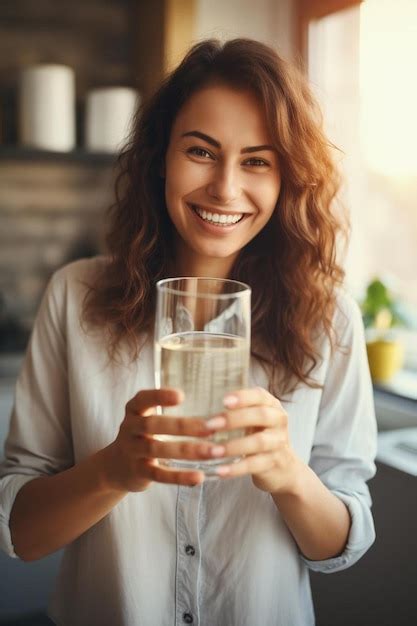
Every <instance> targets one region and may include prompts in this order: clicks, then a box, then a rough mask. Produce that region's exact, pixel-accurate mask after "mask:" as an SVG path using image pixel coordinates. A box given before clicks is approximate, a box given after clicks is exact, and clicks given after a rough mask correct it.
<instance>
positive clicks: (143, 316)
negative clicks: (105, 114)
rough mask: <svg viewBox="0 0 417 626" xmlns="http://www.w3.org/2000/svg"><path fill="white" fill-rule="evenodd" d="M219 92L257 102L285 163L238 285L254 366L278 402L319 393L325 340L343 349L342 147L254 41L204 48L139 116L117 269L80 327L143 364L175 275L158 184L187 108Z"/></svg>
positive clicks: (112, 231)
mask: <svg viewBox="0 0 417 626" xmlns="http://www.w3.org/2000/svg"><path fill="white" fill-rule="evenodd" d="M213 82H220V83H222V84H227V85H229V86H232V87H234V88H240V89H245V90H247V89H249V90H251V92H252V93H254V94H255V95H256V96H257V98H258V101H259V102H260V104H261V106H262V108H263V111H264V114H265V119H266V122H267V127H268V130H269V132H270V136H271V140H272V145H273V146H274V147H275V148H276V150H277V151H278V156H279V165H280V172H281V178H282V183H281V190H280V194H279V198H278V201H277V205H276V208H275V210H274V213H273V215H272V217H271V219H270V220H269V222H268V223H267V224H266V226H265V227H264V228H263V230H262V231H261V232H260V233H259V234H258V235H257V236H256V237H255V238H254V239H253V240H252V241H250V242H249V243H248V244H247V245H246V246H245V247H244V248H243V249H242V250H241V251H240V253H239V255H238V258H237V260H236V262H235V264H234V266H233V268H232V271H231V274H230V276H229V277H230V278H234V279H236V280H240V281H243V282H246V283H248V284H249V285H250V286H251V289H252V354H253V356H254V357H255V358H257V359H258V360H259V361H260V362H261V364H262V365H263V366H264V367H266V368H267V369H268V371H269V374H270V376H269V378H270V381H271V384H270V389H271V390H272V388H275V389H277V386H276V385H274V383H273V381H274V380H279V383H277V385H278V387H279V391H275V393H277V395H280V396H281V394H284V393H287V392H290V391H291V390H293V389H294V388H295V387H296V386H297V384H298V383H300V382H301V383H305V384H307V385H309V386H311V387H317V386H318V384H317V382H316V381H315V380H314V378H313V377H312V375H311V374H312V372H313V370H314V368H315V366H316V365H317V363H318V361H319V359H320V353H319V349H318V344H317V339H318V338H319V337H320V336H321V335H322V334H323V332H324V333H325V334H326V335H327V336H328V338H329V340H330V344H331V346H332V347H334V336H333V328H332V318H333V314H334V308H335V304H336V289H335V288H336V287H337V286H338V285H339V284H341V283H342V282H343V278H344V271H343V269H342V267H341V266H340V265H339V262H338V260H337V242H338V239H339V235H340V236H342V238H344V239H345V240H346V238H345V235H346V234H347V231H348V223H347V220H346V217H345V216H343V214H342V213H341V211H339V210H338V209H336V206H335V198H336V194H337V192H338V189H339V183H340V181H339V173H338V170H337V168H336V166H335V164H334V161H333V157H332V149H333V148H334V146H332V144H331V143H330V142H329V141H328V140H327V138H326V137H325V135H324V133H323V130H322V119H321V114H320V110H319V108H318V106H317V104H316V102H315V100H314V97H313V96H312V94H311V92H310V89H309V87H308V84H307V81H306V80H305V78H304V77H303V75H302V74H301V72H299V71H298V70H297V69H296V68H295V67H294V66H292V65H290V64H288V63H287V62H286V61H284V60H283V59H282V58H280V57H279V56H278V55H277V54H276V52H275V51H274V50H273V49H272V48H270V47H268V46H266V45H264V44H262V43H260V42H257V41H254V40H251V39H241V38H240V39H233V40H230V41H226V42H225V43H221V42H220V41H217V40H214V39H209V40H205V41H202V42H199V43H197V44H196V45H194V46H193V47H192V48H191V49H190V51H189V52H188V54H187V55H186V56H185V58H184V60H183V61H182V63H181V64H180V65H179V66H178V67H177V68H176V69H175V70H174V71H173V72H172V73H171V74H170V75H168V76H167V77H166V79H165V80H164V81H163V82H162V84H161V85H160V87H159V88H158V89H157V91H156V92H155V93H154V94H153V95H152V97H150V99H149V100H148V101H147V102H145V103H144V104H143V105H142V106H141V108H140V109H139V110H138V112H137V114H136V118H135V121H134V125H133V131H132V135H131V137H130V139H129V142H128V144H127V145H126V147H125V148H124V149H123V151H122V152H121V153H120V155H119V158H118V163H117V167H118V176H117V178H116V184H115V197H116V200H115V203H114V205H113V206H111V207H110V209H109V218H110V221H109V229H108V231H107V236H106V245H107V249H108V253H109V254H108V263H107V264H106V266H105V269H104V270H103V272H102V274H101V275H100V276H98V277H97V278H96V280H95V282H94V284H93V285H89V286H88V287H89V288H88V291H87V294H86V298H85V300H84V306H83V319H84V320H86V321H87V322H90V323H92V324H95V325H99V326H100V327H101V328H102V329H105V330H106V331H107V334H106V338H107V340H108V341H107V343H108V349H109V355H110V358H111V359H117V354H118V352H119V348H120V346H121V343H122V342H123V343H124V340H127V341H126V345H128V346H129V347H130V350H131V357H132V359H133V358H136V357H137V355H138V352H139V350H140V347H141V342H140V337H141V336H142V337H143V334H145V335H146V333H147V332H150V331H151V330H152V328H153V319H154V312H155V296H156V293H155V292H156V289H155V283H156V281H157V280H159V279H161V278H165V277H169V276H172V268H173V267H174V265H173V263H174V258H175V250H174V249H173V243H172V242H173V241H174V239H175V238H174V236H173V234H174V233H173V229H174V226H173V224H172V222H171V220H170V218H169V215H168V212H167V208H166V205H165V191H164V186H165V181H164V179H163V177H162V176H161V169H162V167H163V163H164V159H165V154H166V151H167V147H168V143H169V138H170V132H171V128H172V125H173V122H174V120H175V118H176V115H177V114H178V111H179V110H180V108H181V107H182V106H183V104H184V103H185V102H186V101H187V99H188V98H190V96H192V94H193V93H195V92H196V91H198V90H199V89H201V88H202V87H204V86H205V85H207V84H209V83H213ZM276 377H278V378H276Z"/></svg>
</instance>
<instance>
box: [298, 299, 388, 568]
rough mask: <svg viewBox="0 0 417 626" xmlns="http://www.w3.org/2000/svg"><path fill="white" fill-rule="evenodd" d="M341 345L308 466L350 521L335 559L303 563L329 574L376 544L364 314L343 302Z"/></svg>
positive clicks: (326, 383)
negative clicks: (337, 500) (343, 541)
mask: <svg viewBox="0 0 417 626" xmlns="http://www.w3.org/2000/svg"><path fill="white" fill-rule="evenodd" d="M335 317H336V319H337V322H336V329H337V328H339V332H338V337H337V344H338V345H336V346H335V349H334V351H333V353H332V355H331V356H330V358H329V362H328V367H327V372H326V377H325V381H324V387H323V391H322V398H321V403H320V410H319V416H318V422H317V427H316V432H315V437H314V442H313V449H312V454H311V459H310V466H311V468H312V469H313V470H314V472H315V473H316V474H317V476H318V477H319V478H320V479H321V481H322V482H323V483H324V485H326V487H327V488H328V489H329V490H330V491H331V492H332V493H334V494H335V495H336V496H337V497H338V498H339V499H340V500H342V501H343V502H344V503H345V504H346V506H347V508H348V510H349V514H350V517H351V527H350V532H349V537H348V541H347V544H346V547H345V549H344V551H343V553H342V554H340V555H339V556H337V557H334V558H331V559H327V560H323V561H310V560H309V559H306V558H305V557H303V556H302V559H303V561H304V562H305V563H306V564H307V565H308V567H309V568H310V569H312V570H314V571H319V572H325V573H331V572H336V571H339V570H342V569H346V568H347V567H350V566H351V565H353V564H354V563H355V562H356V561H358V559H360V557H361V556H362V555H363V554H364V553H365V552H366V551H367V550H368V548H369V547H370V546H371V545H372V543H373V542H374V540H375V528H374V523H373V518H372V514H371V504H372V502H371V497H370V493H369V489H368V487H367V484H366V482H367V481H368V480H369V479H370V478H372V477H373V476H374V475H375V472H376V466H375V463H374V461H375V456H376V449H377V427H376V419H375V408H374V400H373V390H372V383H371V377H370V373H369V366H368V359H367V354H366V343H365V336H364V329H363V324H362V318H361V314H360V310H359V307H358V305H357V304H356V302H355V301H354V300H353V299H352V298H350V297H348V296H343V299H342V302H341V306H340V308H339V310H338V312H337V316H335Z"/></svg>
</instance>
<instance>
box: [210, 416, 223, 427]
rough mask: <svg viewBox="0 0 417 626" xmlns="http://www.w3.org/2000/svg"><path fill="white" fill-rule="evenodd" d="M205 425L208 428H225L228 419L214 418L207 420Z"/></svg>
mask: <svg viewBox="0 0 417 626" xmlns="http://www.w3.org/2000/svg"><path fill="white" fill-rule="evenodd" d="M205 424H206V426H207V428H223V426H226V419H225V418H224V417H221V416H217V417H212V418H211V419H209V420H206V422H205Z"/></svg>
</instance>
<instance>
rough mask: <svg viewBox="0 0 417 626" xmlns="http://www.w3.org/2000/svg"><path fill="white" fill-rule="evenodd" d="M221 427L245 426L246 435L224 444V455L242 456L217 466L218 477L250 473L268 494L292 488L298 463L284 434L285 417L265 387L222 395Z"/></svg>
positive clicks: (298, 460)
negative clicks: (222, 424)
mask: <svg viewBox="0 0 417 626" xmlns="http://www.w3.org/2000/svg"><path fill="white" fill-rule="evenodd" d="M224 403H225V406H226V407H228V410H225V411H224V412H223V413H222V414H221V415H222V416H223V417H224V418H225V420H226V423H225V425H224V427H222V428H218V429H216V430H217V432H219V431H228V430H235V429H238V428H246V429H247V431H246V432H247V433H248V435H247V436H246V437H242V438H240V439H234V440H232V441H229V442H227V443H225V444H224V446H225V451H224V456H225V457H228V456H243V455H244V456H245V458H243V459H242V460H241V461H238V462H236V463H232V464H230V465H223V466H221V467H219V468H218V470H217V471H218V473H219V475H220V476H222V477H225V478H232V477H235V476H242V475H244V474H251V475H252V481H253V483H254V485H255V486H256V487H258V488H259V489H261V490H262V491H268V492H269V493H275V494H277V493H290V492H291V491H292V490H293V489H295V487H296V484H297V479H298V476H299V470H300V469H301V466H302V462H301V460H300V459H298V457H297V456H296V455H295V452H294V450H293V449H292V447H291V443H290V440H289V435H288V416H287V414H286V412H285V411H284V409H283V408H282V406H281V403H280V402H279V400H277V398H275V397H274V396H273V395H271V394H270V393H269V392H268V391H266V389H262V388H261V387H255V388H253V389H241V390H239V391H235V392H233V394H229V395H228V396H226V397H225V402H224Z"/></svg>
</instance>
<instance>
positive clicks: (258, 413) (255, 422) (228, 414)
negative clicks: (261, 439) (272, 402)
mask: <svg viewBox="0 0 417 626" xmlns="http://www.w3.org/2000/svg"><path fill="white" fill-rule="evenodd" d="M221 416H222V417H223V418H224V420H225V424H224V426H223V427H221V428H217V429H216V430H219V431H221V430H236V429H239V428H250V427H254V428H255V427H256V428H286V426H287V423H288V417H287V414H286V412H285V411H284V410H283V409H282V407H281V406H280V407H279V408H278V409H277V407H272V406H265V405H262V406H251V407H249V408H247V407H244V408H241V409H230V410H229V411H223V412H222V413H221ZM208 425H210V422H208Z"/></svg>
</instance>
